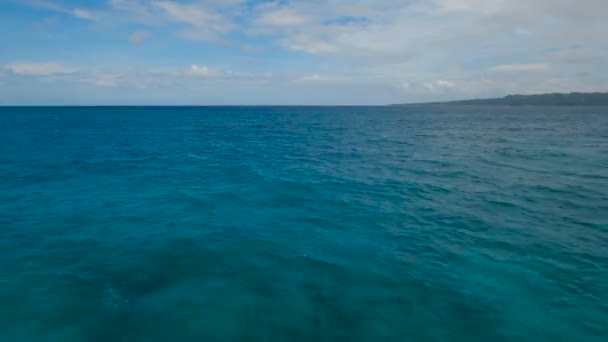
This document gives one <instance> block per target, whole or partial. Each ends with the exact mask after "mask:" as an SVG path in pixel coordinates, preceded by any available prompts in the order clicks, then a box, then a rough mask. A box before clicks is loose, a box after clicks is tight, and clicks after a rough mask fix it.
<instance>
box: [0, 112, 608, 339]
mask: <svg viewBox="0 0 608 342" xmlns="http://www.w3.org/2000/svg"><path fill="white" fill-rule="evenodd" d="M0 340H1V341H399V342H402V341H535V342H538V341H579V342H582V341H606V340H608V108H551V107H546V108H545V107H537V108H526V107H519V108H507V107H359V108H349V107H327V108H325V107H307V108H298V107H252V108H249V107H226V108H222V107H211V108H204V107H202V108H195V107H192V108H189V107H147V108H139V107H115V108H113V107H99V108H85V107H82V108H62V107H56V108H42V107H40V108H0Z"/></svg>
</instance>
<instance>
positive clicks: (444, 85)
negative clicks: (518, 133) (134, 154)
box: [0, 0, 608, 105]
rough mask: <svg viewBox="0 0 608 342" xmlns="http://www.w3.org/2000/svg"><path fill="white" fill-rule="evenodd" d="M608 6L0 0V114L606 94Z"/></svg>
mask: <svg viewBox="0 0 608 342" xmlns="http://www.w3.org/2000/svg"><path fill="white" fill-rule="evenodd" d="M606 18H608V1H607V0H578V1H573V0H279V1H266V0H87V1H85V0H0V44H1V45H0V104H5V105H7V104H8V105H48V104H50V105H264V104H267V105H375V104H390V103H409V102H424V101H442V100H452V99H468V98H484V97H495V96H504V95H507V94H532V93H545V92H571V91H583V92H585V91H608V68H607V67H606V66H607V65H608V19H606Z"/></svg>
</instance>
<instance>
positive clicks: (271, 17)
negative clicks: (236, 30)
mask: <svg viewBox="0 0 608 342" xmlns="http://www.w3.org/2000/svg"><path fill="white" fill-rule="evenodd" d="M307 22H309V18H307V17H306V16H304V15H302V14H299V13H297V12H296V11H294V10H292V9H288V8H281V9H276V10H272V11H270V12H266V13H263V14H262V15H261V16H260V17H258V18H257V23H258V24H261V25H268V26H297V25H303V24H306V23H307Z"/></svg>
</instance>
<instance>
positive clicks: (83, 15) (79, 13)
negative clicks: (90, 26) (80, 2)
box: [72, 8, 95, 20]
mask: <svg viewBox="0 0 608 342" xmlns="http://www.w3.org/2000/svg"><path fill="white" fill-rule="evenodd" d="M72 14H73V15H74V16H75V17H77V18H80V19H86V20H93V19H95V17H94V16H93V13H91V12H90V11H88V10H85V9H81V8H74V9H73V10H72Z"/></svg>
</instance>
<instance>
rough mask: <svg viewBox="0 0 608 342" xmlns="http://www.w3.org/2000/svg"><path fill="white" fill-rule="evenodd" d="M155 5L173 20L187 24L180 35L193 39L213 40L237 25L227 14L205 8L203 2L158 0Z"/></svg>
mask: <svg viewBox="0 0 608 342" xmlns="http://www.w3.org/2000/svg"><path fill="white" fill-rule="evenodd" d="M154 5H155V6H156V7H158V8H160V9H162V10H163V11H164V13H165V14H166V15H167V16H168V17H169V18H170V19H171V20H173V21H175V22H178V23H182V24H184V25H186V28H185V29H184V30H182V31H180V32H179V36H180V37H182V38H185V39H192V40H213V39H215V38H217V37H218V36H221V35H222V34H225V33H228V32H230V31H232V30H233V29H234V28H235V26H234V24H233V23H232V22H231V21H230V19H228V18H227V17H226V16H224V15H222V14H220V13H217V12H215V11H213V10H212V9H207V8H204V7H203V6H202V5H201V4H198V3H193V4H182V3H178V2H173V1H156V2H154Z"/></svg>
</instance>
